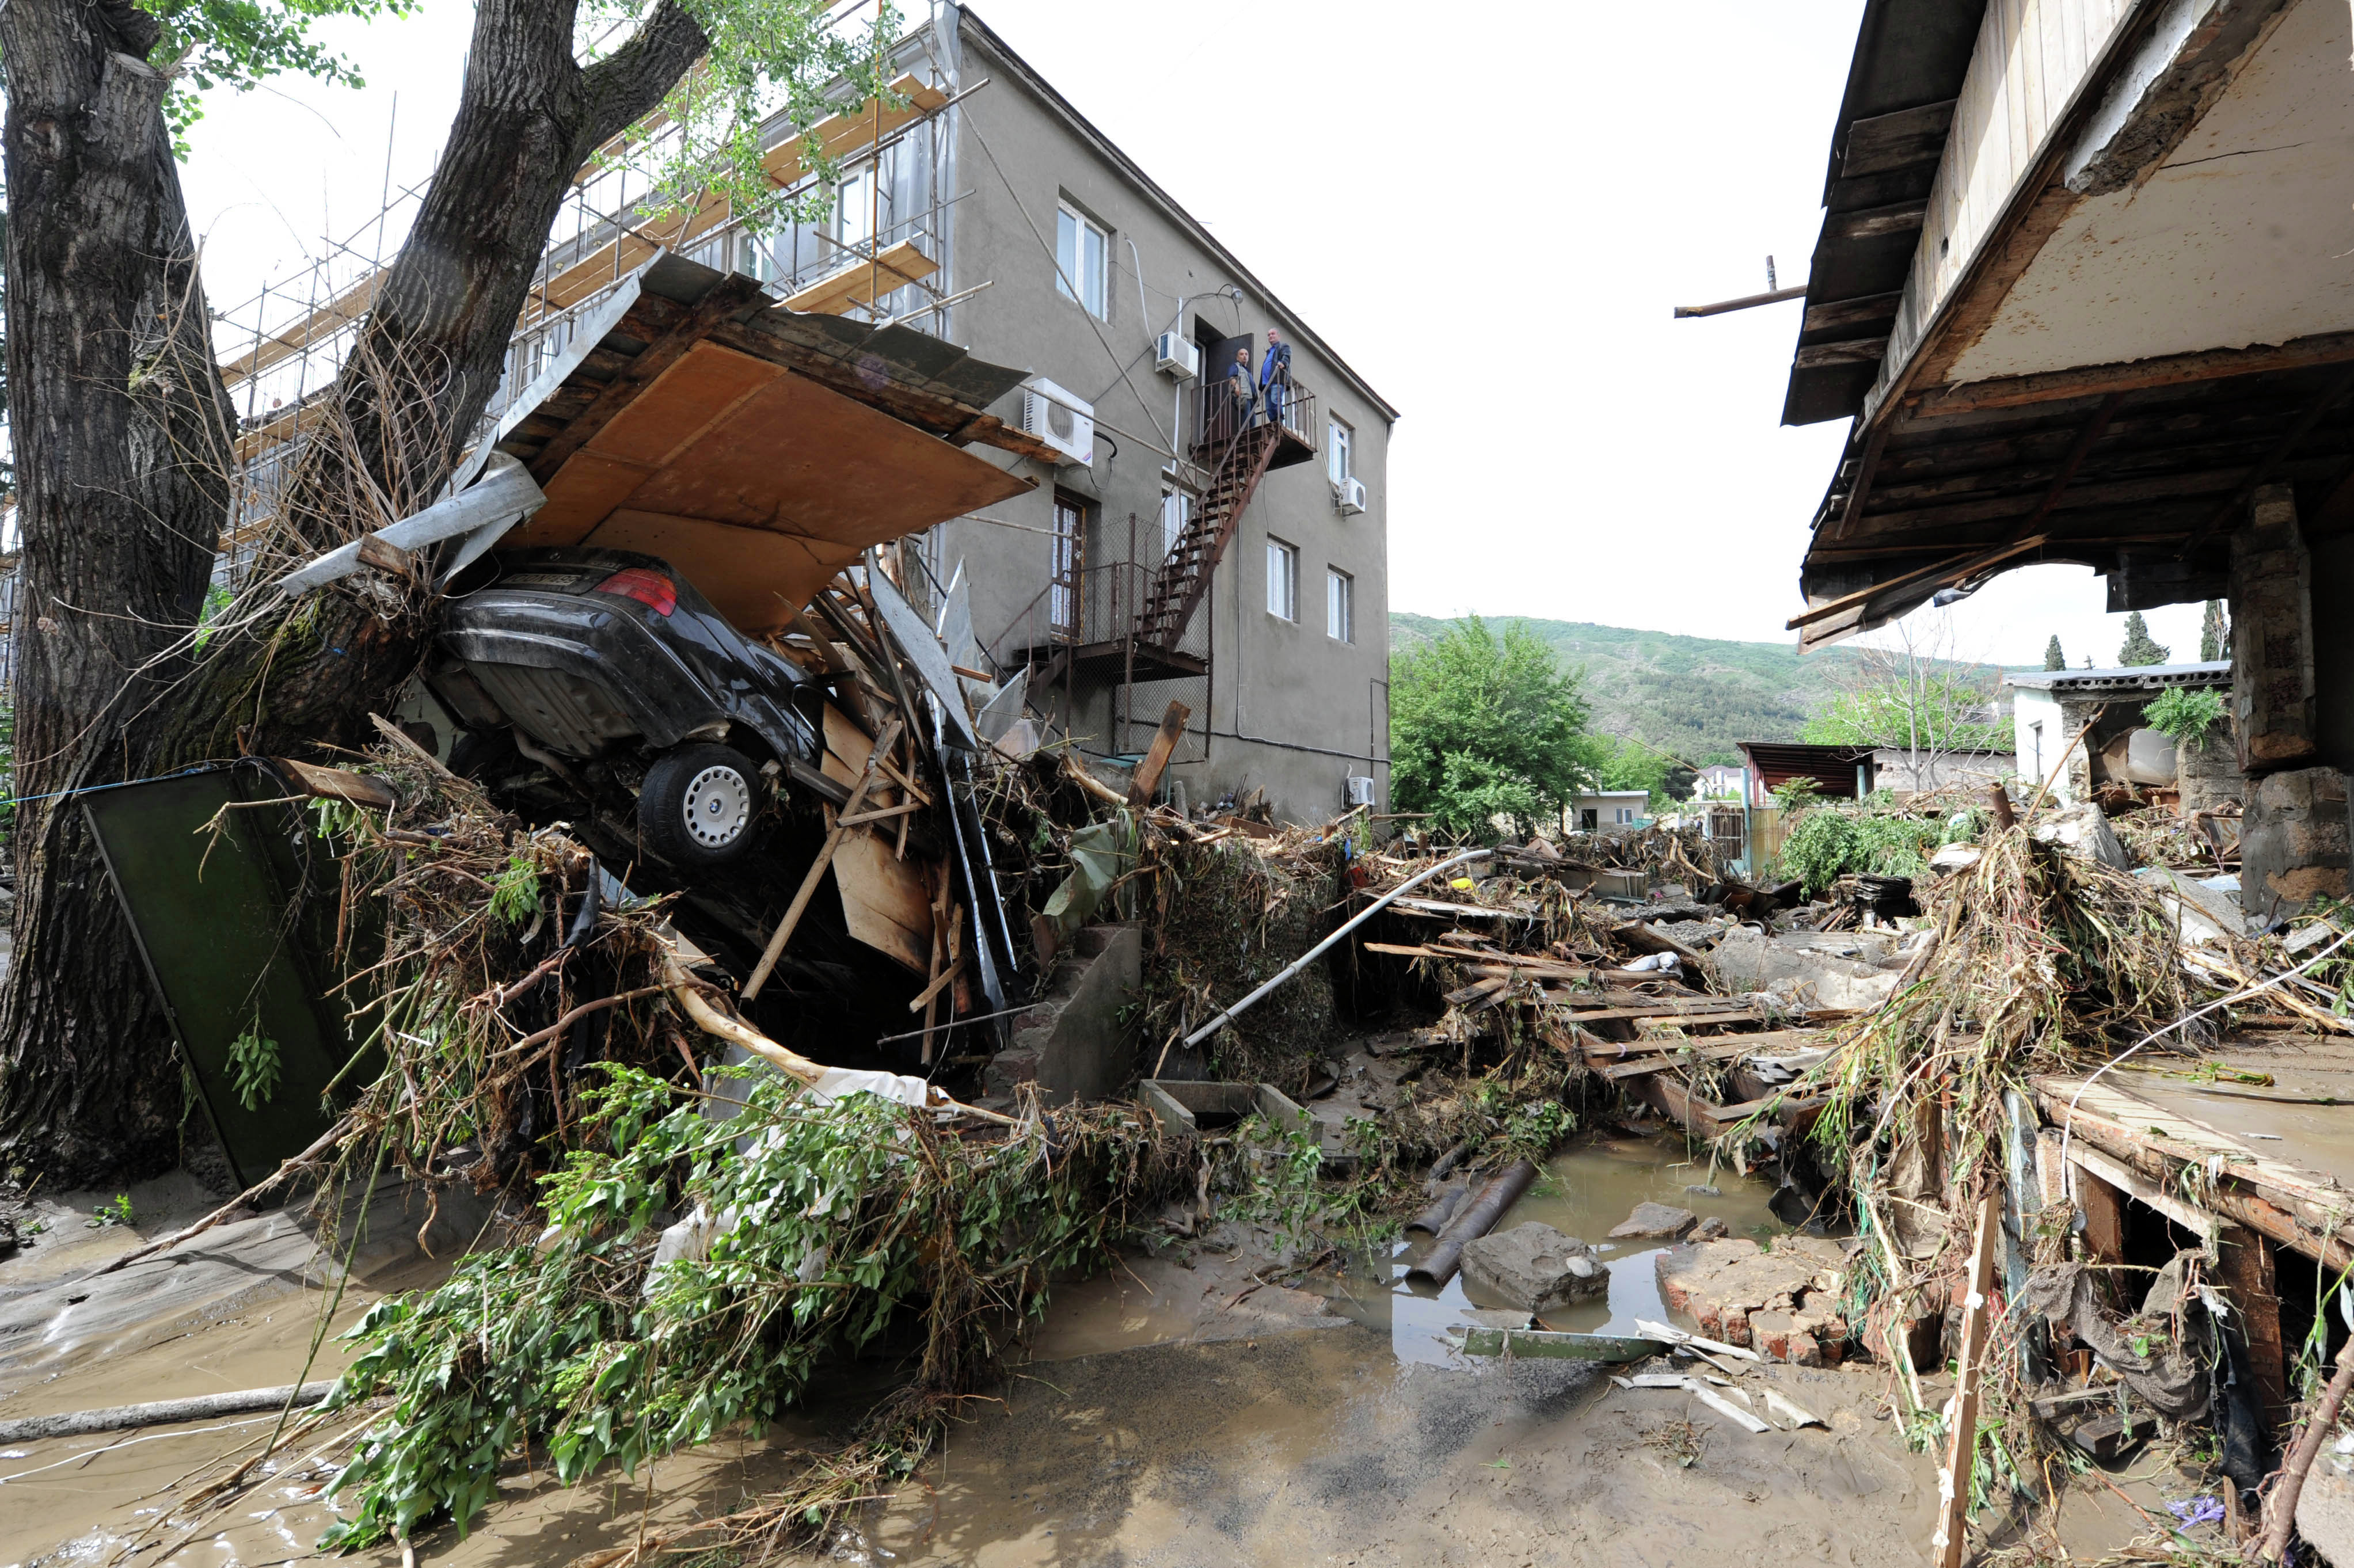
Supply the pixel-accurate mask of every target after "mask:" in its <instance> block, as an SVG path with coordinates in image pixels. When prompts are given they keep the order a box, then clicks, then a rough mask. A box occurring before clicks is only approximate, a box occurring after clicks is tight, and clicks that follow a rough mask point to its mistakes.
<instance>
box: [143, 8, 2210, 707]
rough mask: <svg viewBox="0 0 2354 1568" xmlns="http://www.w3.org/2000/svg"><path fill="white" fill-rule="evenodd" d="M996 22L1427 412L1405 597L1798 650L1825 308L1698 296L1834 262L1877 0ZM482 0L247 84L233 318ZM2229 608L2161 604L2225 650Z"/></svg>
mask: <svg viewBox="0 0 2354 1568" xmlns="http://www.w3.org/2000/svg"><path fill="white" fill-rule="evenodd" d="M909 8H910V7H908V6H907V4H906V0H903V9H909ZM912 9H913V10H915V11H917V12H920V9H921V7H920V5H917V6H915V7H912ZM976 9H977V10H978V11H979V12H980V14H981V16H984V17H986V18H987V19H988V21H989V22H990V24H991V26H994V27H995V28H996V29H997V30H998V31H999V32H1000V33H1001V34H1002V35H1003V36H1004V37H1005V38H1006V39H1007V40H1008V41H1009V42H1010V43H1011V44H1012V45H1013V47H1014V48H1016V49H1017V50H1019V51H1021V52H1022V53H1023V55H1024V56H1025V57H1027V58H1029V60H1030V61H1031V63H1032V64H1033V65H1034V66H1035V67H1037V68H1038V69H1039V70H1040V71H1042V72H1043V73H1044V75H1045V76H1046V77H1047V78H1048V79H1050V80H1052V81H1053V82H1055V84H1056V86H1057V87H1059V88H1060V89H1061V90H1062V91H1063V92H1064V94H1065V95H1066V97H1068V98H1069V99H1070V100H1071V101H1073V102H1074V103H1075V104H1076V105H1077V106H1078V108H1079V110H1080V111H1081V112H1083V113H1085V114H1086V115H1087V116H1088V117H1089V118H1090V119H1092V120H1093V121H1094V122H1096V123H1097V126H1099V127H1100V128H1101V129H1102V130H1103V131H1104V132H1106V133H1107V134H1108V135H1109V136H1110V137H1111V138H1112V139H1113V140H1114V141H1115V142H1117V143H1119V144H1120V145H1121V146H1122V147H1124V148H1125V149H1126V150H1127V151H1128V152H1129V154H1130V155H1131V156H1133V157H1134V158H1135V159H1136V160H1137V162H1138V163H1139V164H1141V165H1142V166H1143V167H1144V168H1145V169H1146V170H1147V171H1149V172H1150V174H1151V175H1153V177H1154V178H1155V179H1156V180H1158V181H1159V182H1160V183H1161V185H1163V186H1164V187H1165V188H1166V189H1168V190H1169V191H1170V193H1171V194H1172V195H1173V196H1175V197H1176V198H1177V199H1178V200H1179V201H1180V202H1182V203H1183V204H1184V205H1185V206H1186V207H1188V208H1190V209H1191V210H1192V211H1193V214H1194V215H1195V216H1196V217H1199V218H1200V219H1201V220H1202V221H1203V222H1204V223H1205V224H1207V225H1208V226H1209V227H1210V228H1211V229H1212V230H1213V231H1214V232H1215V233H1216V234H1217V235H1218V237H1219V238H1221V239H1222V240H1223V241H1224V242H1225V244H1226V245H1227V246H1229V247H1230V248H1231V249H1233V250H1234V251H1235V253H1236V254H1237V255H1238V256H1239V257H1241V258H1242V260H1243V261H1244V263H1245V264H1246V266H1248V267H1249V268H1250V269H1251V270H1253V271H1254V272H1255V273H1257V275H1258V277H1259V278H1260V279H1262V280H1263V281H1266V282H1267V285H1268V286H1269V287H1270V288H1272V289H1273V290H1274V291H1276V292H1277V294H1278V296H1279V297H1280V298H1281V299H1282V300H1283V302H1285V303H1286V304H1287V305H1288V306H1289V307H1290V308H1291V309H1292V310H1293V311H1294V312H1296V313H1298V314H1299V315H1300V316H1301V317H1302V318H1303V319H1305V320H1306V321H1308V322H1309V323H1311V324H1313V325H1314V327H1315V328H1316V330H1317V331H1318V332H1319V333H1320V334H1322V335H1323V336H1324V338H1325V339H1326V340H1327V341H1328V342H1330V343H1331V344H1333V345H1334V347H1335V348H1337V349H1338V350H1339V352H1340V353H1341V355H1342V356H1343V357H1345V358H1346V359H1348V360H1349V361H1350V363H1351V364H1352V366H1354V367H1355V368H1356V369H1357V370H1358V371H1359V372H1360V373H1361V374H1362V375H1363V376H1365V377H1366V378H1367V379H1368V380H1369V381H1371V382H1372V383H1373V386H1374V387H1376V388H1377V389H1379V390H1380V391H1381V392H1382V393H1383V395H1384V396H1385V397H1387V398H1388V399H1389V400H1390V401H1391V402H1392V403H1393V404H1394V405H1396V406H1397V408H1399V409H1401V410H1402V412H1403V418H1401V419H1400V420H1399V423H1398V425H1397V428H1396V430H1395V432H1394V440H1393V444H1392V448H1391V456H1390V471H1389V487H1390V506H1389V518H1390V539H1389V545H1390V591H1391V605H1392V608H1393V609H1401V610H1413V611H1419V612H1423V613H1426V614H1433V615H1453V614H1458V613H1460V612H1463V611H1466V610H1478V611H1479V612H1481V613H1483V614H1487V615H1490V616H1512V615H1525V616H1539V617H1547V618H1552V619H1556V620H1590V621H1598V622H1601V623H1603V624H1606V625H1611V626H1631V627H1644V628H1650V629H1655V630H1666V631H1677V632H1685V633H1690V634H1692V635H1695V636H1703V637H1732V638H1743V639H1748V640H1754V641H1776V642H1788V641H1793V635H1792V634H1791V633H1789V632H1787V631H1786V630H1783V625H1784V622H1785V621H1787V620H1788V618H1789V617H1790V616H1791V615H1793V614H1795V613H1796V612H1797V609H1799V608H1801V606H1800V601H1799V599H1798V594H1797V564H1798V559H1799V556H1800V553H1801V551H1802V549H1803V548H1804V546H1805V542H1806V537H1807V521H1808V518H1809V517H1810V516H1811V515H1812V514H1813V511H1814V508H1815V505H1816V503H1818V502H1819V500H1820V499H1821V496H1822V493H1823V489H1824V487H1825V485H1826V484H1827V483H1828V482H1829V478H1830V475H1831V471H1832V467H1833V464H1834V463H1835V462H1836V461H1837V458H1838V454H1839V450H1840V442H1841V440H1842V439H1843V436H1844V432H1845V425H1844V423H1843V422H1834V423H1830V424H1823V425H1815V426H1810V427H1807V428H1803V429H1784V428H1783V427H1782V426H1781V425H1780V424H1779V422H1778V420H1779V417H1780V412H1781V406H1782V390H1783V386H1784V382H1785V380H1786V378H1787V374H1788V368H1789V360H1790V353H1791V349H1792V346H1793V344H1794V341H1795V339H1796V336H1797V325H1798V323H1797V313H1798V309H1799V307H1798V306H1797V304H1795V303H1794V304H1787V305H1776V306H1768V307H1765V308H1764V309H1760V310H1755V311H1750V312H1745V313H1738V314H1734V315H1730V316H1721V317H1714V318H1711V319H1708V320H1703V321H1682V322H1679V321H1675V320H1672V319H1671V317H1670V310H1671V307H1673V306H1674V305H1676V304H1678V303H1697V302H1706V301H1710V300H1718V299H1724V298H1728V297H1731V296H1734V295H1740V294H1747V293H1754V292H1756V291H1760V290H1762V289H1763V288H1764V287H1765V258H1766V257H1767V255H1769V254H1771V255H1772V256H1774V257H1775V258H1776V263H1777V265H1778V268H1779V271H1780V277H1781V280H1782V281H1783V282H1784V283H1786V284H1787V283H1796V282H1798V281H1803V280H1804V278H1805V277H1806V271H1807V257H1808V252H1809V251H1810V249H1812V247H1813V244H1814V238H1815V234H1816V231H1817V229H1818V228H1819V226H1820V222H1821V206H1820V204H1821V199H1822V186H1823V175H1824V169H1825V165H1826V163H1827V160H1828V158H1829V139H1830V127H1831V120H1832V116H1833V115H1834V113H1835V112H1836V111H1837V109H1838V104H1839V95H1840V86H1841V84H1842V82H1843V81H1844V79H1845V77H1846V72H1847V65H1848V57H1849V53H1850V48H1852V45H1853V42H1854V36H1855V26H1856V19H1857V17H1858V16H1859V15H1860V13H1861V0H1802V3H1801V4H1797V5H1776V6H1767V5H1757V4H1755V0H1743V3H1732V0H1726V3H1708V0H1652V3H1651V4H1649V5H1632V6H1604V5H1578V4H1570V5H1564V4H1560V3H1559V0H1553V3H1549V4H1526V5H1522V4H1510V3H1507V4H1501V5H1489V6H1486V7H1483V8H1481V9H1480V10H1478V11H1476V12H1474V13H1471V14H1469V16H1466V17H1465V18H1463V19H1462V21H1461V23H1460V24H1459V25H1458V24H1457V23H1455V22H1451V21H1448V20H1447V19H1445V18H1443V17H1437V16H1434V14H1433V12H1432V10H1431V8H1430V7H1429V6H1428V5H1411V6H1409V5H1389V4H1380V3H1372V4H1368V3H1363V0H1360V3H1353V4H1350V3H1341V0H1278V3H1277V4H1269V3H1268V0H1197V3H1196V4H1193V5H1189V6H1186V7H1182V8H1177V7H1171V6H1167V5H1104V4H1101V3H1100V0H1097V3H1094V4H1085V3H1081V0H991V3H989V4H987V5H980V6H977V7H976ZM471 22H472V8H471V7H470V6H469V5H465V4H463V3H462V0H425V4H424V5H423V8H422V10H421V11H420V13H419V15H418V16H416V17H414V18H412V19H410V20H408V21H404V22H387V23H378V24H376V25H375V26H368V27H365V28H363V27H358V26H349V25H337V26H333V27H331V28H330V29H329V30H328V32H327V34H326V37H327V38H328V40H329V41H330V42H331V43H333V44H334V45H336V46H337V47H339V48H343V49H344V50H345V52H346V53H349V54H351V55H353V56H355V58H357V59H358V60H359V61H360V62H361V64H362V65H363V66H364V68H365V69H366V74H367V77H368V86H367V88H366V90H350V89H323V88H320V87H316V86H314V85H312V84H310V83H307V82H300V81H285V82H281V83H280V84H277V85H276V86H275V87H273V88H270V89H265V90H260V91H257V92H254V93H252V94H249V95H247V96H245V97H243V98H234V99H226V100H220V101H216V102H215V103H214V104H213V105H212V106H211V108H210V111H209V112H208V114H207V118H206V119H205V120H204V121H203V122H201V123H200V124H199V125H198V126H197V127H196V132H195V133H194V135H193V137H192V138H191V140H192V142H193V143H194V155H193V156H192V158H191V159H190V161H189V163H188V164H187V165H186V185H187V189H188V196H189V203H190V207H191V212H192V216H193V217H194V218H195V220H196V225H197V227H198V228H199V230H200V231H202V232H203V234H204V235H205V238H206V245H207V252H206V255H207V283H208V286H209V288H210V289H211V291H212V293H213V298H214V302H215V304H216V305H217V306H220V305H227V304H230V303H233V302H237V301H239V300H241V299H244V298H246V297H248V296H249V295H250V294H252V293H253V292H254V291H255V290H256V289H257V288H259V287H260V284H261V282H262V281H264V280H265V279H268V278H271V277H276V276H281V275H282V274H283V273H284V272H285V271H286V270H288V269H289V268H291V267H292V266H295V265H299V264H300V263H301V261H302V259H303V258H304V257H306V256H308V255H313V254H316V253H318V251H319V250H320V249H321V245H322V240H323V237H324V236H330V235H332V236H334V237H335V238H346V237H348V235H349V233H350V231H351V230H352V229H354V228H356V227H357V226H359V225H361V224H363V223H365V222H366V220H367V219H368V218H369V217H371V216H372V215H373V214H374V213H375V211H376V207H377V206H378V198H379V196H380V194H381V192H382V191H383V189H384V187H385V184H386V180H387V171H389V177H390V179H391V181H392V183H393V185H395V187H396V188H397V187H398V185H404V184H413V183H415V182H417V181H419V180H422V179H424V178H425V177H426V176H427V175H429V174H430V172H431V169H432V165H433V160H434V157H435V155H436V154H437V153H438V152H439V150H440V143H441V139H442V136H443V135H444V133H445V132H447V130H448V128H449V123H450V119H451V113H452V111H453V110H454V106H455V102H456V93H457V88H458V83H459V73H460V71H461V65H462V60H463V54H464V49H465V44H466V38H467V35H468V32H469V30H470V27H471ZM396 95H397V97H398V113H397V123H396V113H395V103H394V101H395V98H396ZM388 132H389V133H390V137H389V160H388V161H387V133H388ZM362 248H363V249H366V241H365V240H363V241H362ZM2198 617H2199V609H2198V607H2197V606H2195V605H2191V606H2177V607H2174V608H2172V609H2165V610H2159V611H2156V612H2153V613H2152V614H2151V616H2150V618H2149V620H2150V624H2151V629H2152V630H2153V632H2154V633H2155V634H2156V636H2157V637H2158V641H2161V642H2168V643H2171V644H2173V646H2174V649H2175V655H2176V657H2178V658H2193V657H2196V655H2197V652H2198V640H2199V638H2198ZM2123 620H2124V618H2123V617H2121V616H2109V615H2105V614H2104V613H2103V610H2102V585H2101V581H2100V579H2099V578H2097V577H2094V576H2093V574H2092V573H2090V572H2088V571H2085V570H2083V569H2081V568H2076V567H2037V568H2032V569H2031V570H2028V571H2022V572H2016V573H2012V574H2010V575H2009V576H2008V577H2002V578H1999V579H1998V580H1997V582H1996V583H1995V584H1994V586H1993V587H1991V588H1988V589H1986V590H1985V591H1983V592H1981V593H1980V594H1978V596H1977V597H1976V598H1975V599H1971V600H1969V601H1968V602H1967V603H1966V604H1965V605H1963V606H1961V607H1960V608H1959V609H1957V610H1956V612H1955V632H1956V642H1957V644H1958V646H1959V648H1960V649H1961V650H1962V651H1964V652H1967V653H1968V654H1969V655H1971V656H1973V657H1980V658H1986V659H1990V660H1996V661H1999V662H2011V663H2025V662H2035V661H2038V660H2040V659H2041V655H2042V652H2043V643H2044V640H2045V638H2046V637H2048V636H2050V635H2051V634H2052V633H2053V632H2057V633H2059V635H2060V638H2061V640H2062V644H2063V646H2064V647H2065V648H2066V650H2067V652H2068V654H2069V660H2070V662H2071V663H2074V664H2082V663H2083V662H2084V657H2085V656H2086V655H2087V654H2090V655H2092V656H2093V657H2094V658H2095V659H2096V660H2097V661H2098V662H2101V663H2103V664H2107V663H2110V662H2113V661H2114V659H2115V653H2116V650H2117V647H2118V644H2119V643H2120V642H2121V641H2123V635H2124V634H2123Z"/></svg>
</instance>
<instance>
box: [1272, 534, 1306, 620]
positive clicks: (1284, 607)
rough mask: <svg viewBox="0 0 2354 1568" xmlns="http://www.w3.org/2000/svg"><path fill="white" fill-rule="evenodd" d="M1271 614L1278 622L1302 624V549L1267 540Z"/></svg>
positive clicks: (1274, 540)
mask: <svg viewBox="0 0 2354 1568" xmlns="http://www.w3.org/2000/svg"><path fill="white" fill-rule="evenodd" d="M1267 613H1268V614H1269V615H1271V616H1274V617H1275V618H1276V619H1277V620H1288V621H1291V622H1294V623H1295V624H1296V623H1297V622H1298V621H1299V546H1297V545H1292V544H1287V543H1286V542H1285V541H1283V540H1281V539H1278V538H1277V537H1276V536H1275V535H1272V534H1270V535H1267Z"/></svg>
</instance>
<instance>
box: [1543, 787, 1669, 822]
mask: <svg viewBox="0 0 2354 1568" xmlns="http://www.w3.org/2000/svg"><path fill="white" fill-rule="evenodd" d="M1650 820H1651V792H1650V791H1649V790H1648V789H1594V790H1589V791H1587V792H1586V793H1585V794H1583V795H1580V796H1579V797H1578V798H1577V799H1576V800H1573V801H1571V802H1570V803H1569V805H1568V806H1567V807H1566V808H1564V810H1563V811H1562V825H1563V826H1564V828H1566V829H1568V830H1569V831H1570V832H1573V833H1608V832H1631V831H1632V830H1634V829H1636V828H1639V827H1641V826H1642V825H1643V824H1644V823H1646V822H1648V821H1650Z"/></svg>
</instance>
